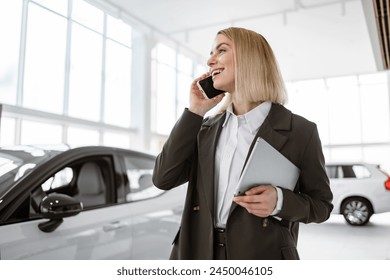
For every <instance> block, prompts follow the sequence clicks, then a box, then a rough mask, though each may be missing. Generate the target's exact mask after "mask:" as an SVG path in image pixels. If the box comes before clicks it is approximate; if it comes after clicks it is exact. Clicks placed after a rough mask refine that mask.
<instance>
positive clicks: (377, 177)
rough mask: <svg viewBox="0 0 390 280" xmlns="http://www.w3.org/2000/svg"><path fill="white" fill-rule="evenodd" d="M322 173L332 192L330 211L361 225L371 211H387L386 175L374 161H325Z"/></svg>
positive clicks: (389, 190)
mask: <svg viewBox="0 0 390 280" xmlns="http://www.w3.org/2000/svg"><path fill="white" fill-rule="evenodd" d="M326 172H327V174H328V176H329V180H330V187H331V190H332V193H333V205H334V209H333V211H332V214H342V215H343V216H344V218H345V220H346V221H347V223H348V224H350V225H353V226H362V225H366V224H367V223H368V222H369V220H370V218H371V216H372V215H373V214H374V213H384V212H390V178H389V175H388V174H386V173H385V172H384V171H383V170H381V168H380V166H379V165H378V164H370V163H366V162H361V163H327V164H326Z"/></svg>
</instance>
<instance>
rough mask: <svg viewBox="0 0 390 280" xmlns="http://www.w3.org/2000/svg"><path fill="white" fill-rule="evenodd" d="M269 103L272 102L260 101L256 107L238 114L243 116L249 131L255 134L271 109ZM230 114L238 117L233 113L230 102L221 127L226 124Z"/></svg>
mask: <svg viewBox="0 0 390 280" xmlns="http://www.w3.org/2000/svg"><path fill="white" fill-rule="evenodd" d="M271 105H272V103H271V102H270V101H265V102H262V103H261V104H260V105H258V106H257V107H255V108H253V109H252V110H250V111H249V112H247V113H246V114H244V115H242V116H240V117H244V118H245V120H246V123H247V124H248V127H249V129H250V131H251V133H253V134H255V133H256V132H257V130H258V129H259V128H260V126H261V125H262V124H263V122H264V120H265V118H266V117H267V116H268V113H269V111H270V110H271ZM230 116H232V117H236V118H237V117H238V116H236V115H235V114H234V113H233V106H232V105H231V104H230V105H229V107H228V108H227V109H226V117H225V121H224V123H223V124H222V127H224V126H225V125H226V124H227V122H228V121H229V118H230Z"/></svg>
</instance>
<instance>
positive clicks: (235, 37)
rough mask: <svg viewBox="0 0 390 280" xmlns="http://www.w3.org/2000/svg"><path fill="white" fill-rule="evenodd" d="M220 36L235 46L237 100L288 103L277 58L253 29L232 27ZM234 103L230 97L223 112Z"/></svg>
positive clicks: (221, 32)
mask: <svg viewBox="0 0 390 280" xmlns="http://www.w3.org/2000/svg"><path fill="white" fill-rule="evenodd" d="M217 34H222V35H225V36H226V37H227V38H229V39H230V40H231V41H232V42H233V45H234V53H235V92H236V93H238V95H237V96H235V98H243V99H245V100H247V101H249V102H251V103H260V102H263V101H271V102H273V103H279V104H285V103H286V102H287V94H286V90H285V86H284V82H283V79H282V75H281V73H280V71H279V67H278V64H277V61H276V58H275V55H274V53H273V51H272V49H271V47H270V45H269V44H268V42H267V40H266V39H265V38H264V37H263V36H262V35H260V34H259V33H256V32H254V31H251V30H247V29H244V28H239V27H230V28H226V29H223V30H221V31H219V32H218V33H217ZM231 102H232V96H231V95H228V96H227V100H226V102H225V105H224V106H223V109H222V110H225V109H226V108H227V107H228V106H229V105H230V104H231Z"/></svg>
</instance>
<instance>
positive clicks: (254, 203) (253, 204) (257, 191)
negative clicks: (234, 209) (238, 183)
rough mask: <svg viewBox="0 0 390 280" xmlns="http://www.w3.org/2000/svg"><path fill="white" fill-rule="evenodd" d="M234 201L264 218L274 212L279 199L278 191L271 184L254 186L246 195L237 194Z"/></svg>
mask: <svg viewBox="0 0 390 280" xmlns="http://www.w3.org/2000/svg"><path fill="white" fill-rule="evenodd" d="M233 201H234V202H235V203H237V204H238V205H240V206H242V207H244V208H245V209H246V210H247V211H248V212H249V213H251V214H253V215H255V216H259V217H262V218H265V217H268V216H269V215H271V214H272V212H273V211H274V209H275V207H276V203H277V201H278V192H277V191H276V189H275V187H273V186H271V185H261V186H257V187H253V188H251V189H250V190H248V191H246V192H245V195H242V196H236V197H234V198H233Z"/></svg>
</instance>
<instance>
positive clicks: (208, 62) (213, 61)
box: [207, 55, 215, 67]
mask: <svg viewBox="0 0 390 280" xmlns="http://www.w3.org/2000/svg"><path fill="white" fill-rule="evenodd" d="M214 64H215V57H214V56H213V55H211V56H210V58H209V59H208V60H207V66H209V67H212V66H213V65H214Z"/></svg>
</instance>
